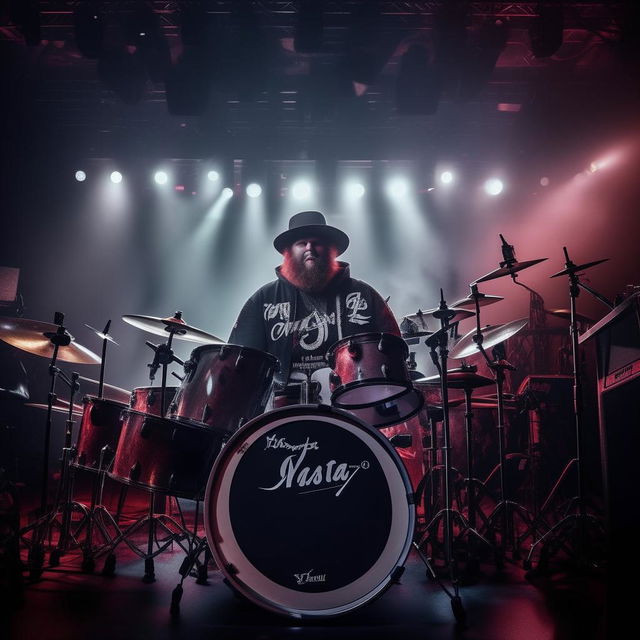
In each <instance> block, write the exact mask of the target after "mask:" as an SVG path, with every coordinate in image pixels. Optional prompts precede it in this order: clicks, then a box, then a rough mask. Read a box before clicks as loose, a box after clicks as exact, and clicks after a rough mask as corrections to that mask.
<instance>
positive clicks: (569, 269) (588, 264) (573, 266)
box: [549, 258, 609, 278]
mask: <svg viewBox="0 0 640 640" xmlns="http://www.w3.org/2000/svg"><path fill="white" fill-rule="evenodd" d="M608 260H609V258H603V259H602V260H594V261H593V262H585V263H584V264H573V263H570V265H569V266H568V267H567V268H566V269H563V270H562V271H558V273H554V274H553V275H552V276H549V277H550V278H557V277H559V276H566V275H567V274H569V273H577V272H578V271H584V270H585V269H589V268H590V267H595V266H596V265H597V264H602V263H603V262H607V261H608Z"/></svg>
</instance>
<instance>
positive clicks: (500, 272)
mask: <svg viewBox="0 0 640 640" xmlns="http://www.w3.org/2000/svg"><path fill="white" fill-rule="evenodd" d="M545 260H548V258H536V259H535V260H525V261H524V262H513V263H511V264H510V265H505V266H504V267H500V268H498V269H494V270H493V271H490V272H489V273H487V275H485V276H482V278H478V279H477V280H476V281H475V282H486V281H487V280H495V279H496V278H502V277H503V276H511V275H513V274H514V273H518V271H522V270H523V269H528V268H529V267H533V265H534V264H538V263H539V262H544V261H545Z"/></svg>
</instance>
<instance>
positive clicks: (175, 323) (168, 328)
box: [122, 311, 224, 344]
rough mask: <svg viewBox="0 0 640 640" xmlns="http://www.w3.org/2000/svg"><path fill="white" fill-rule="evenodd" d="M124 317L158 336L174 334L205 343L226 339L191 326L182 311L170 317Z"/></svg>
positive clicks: (129, 322)
mask: <svg viewBox="0 0 640 640" xmlns="http://www.w3.org/2000/svg"><path fill="white" fill-rule="evenodd" d="M122 319H123V320H124V321H125V322H127V323H128V324H130V325H132V326H134V327H136V328H137V329H142V330H143V331H147V332H149V333H153V334H154V335H156V336H165V337H167V336H168V335H169V334H171V333H172V334H173V335H174V336H175V337H176V338H179V339H180V340H186V341H187V342H202V343H205V344H224V340H221V339H220V338H217V337H216V336H214V335H212V334H210V333H207V332H206V331H202V329H196V328H195V327H190V326H189V325H188V324H186V323H185V322H184V320H183V319H182V313H181V312H180V311H177V312H176V314H175V315H174V316H171V317H169V318H156V317H153V316H140V315H126V316H122Z"/></svg>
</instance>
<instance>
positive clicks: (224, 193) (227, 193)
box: [222, 187, 233, 199]
mask: <svg viewBox="0 0 640 640" xmlns="http://www.w3.org/2000/svg"><path fill="white" fill-rule="evenodd" d="M222 196H223V197H224V198H227V199H229V198H233V189H232V188H231V187H225V188H224V189H223V190H222Z"/></svg>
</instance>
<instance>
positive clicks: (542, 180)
mask: <svg viewBox="0 0 640 640" xmlns="http://www.w3.org/2000/svg"><path fill="white" fill-rule="evenodd" d="M550 182H551V181H550V180H549V178H547V176H542V178H540V185H541V186H543V187H548V186H549V183H550Z"/></svg>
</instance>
